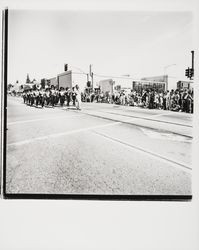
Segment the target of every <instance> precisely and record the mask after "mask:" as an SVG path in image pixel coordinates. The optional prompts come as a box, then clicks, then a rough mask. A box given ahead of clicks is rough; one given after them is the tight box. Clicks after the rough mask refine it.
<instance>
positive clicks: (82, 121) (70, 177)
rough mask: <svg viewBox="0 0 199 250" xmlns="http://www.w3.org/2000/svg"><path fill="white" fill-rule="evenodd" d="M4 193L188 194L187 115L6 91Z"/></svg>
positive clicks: (189, 134)
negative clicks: (45, 102) (34, 99)
mask: <svg viewBox="0 0 199 250" xmlns="http://www.w3.org/2000/svg"><path fill="white" fill-rule="evenodd" d="M7 112H8V115H7V126H8V131H7V166H6V192H7V193H40V194H41V193H42V194H44V193H48V194H127V195H128V194H133V195H154V194H155V195H190V194H191V148H192V114H185V113H175V112H171V111H163V110H148V109H141V108H136V107H126V106H125V107H123V106H118V105H113V104H102V103H83V105H82V110H81V111H77V110H75V109H74V108H73V107H70V108H69V109H67V108H66V107H64V108H61V107H55V108H44V109H41V108H35V107H29V106H26V105H25V104H23V103H22V99H21V98H17V97H8V109H7Z"/></svg>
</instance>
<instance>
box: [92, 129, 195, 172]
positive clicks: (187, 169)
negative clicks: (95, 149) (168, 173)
mask: <svg viewBox="0 0 199 250" xmlns="http://www.w3.org/2000/svg"><path fill="white" fill-rule="evenodd" d="M92 132H94V133H95V134H97V135H99V136H102V137H104V138H107V139H109V140H111V141H114V142H116V143H120V144H122V145H123V146H127V147H130V148H133V149H134V150H136V151H137V152H141V153H144V154H147V155H149V156H150V157H151V158H155V159H159V160H161V161H163V162H166V163H168V162H169V163H170V164H172V166H174V167H176V168H180V169H182V168H183V171H185V172H187V173H190V171H191V170H192V168H191V167H189V166H188V165H187V164H185V163H184V162H179V161H175V160H172V159H168V158H166V157H165V156H163V155H160V154H157V153H154V152H152V151H150V150H147V149H144V148H141V147H138V146H135V145H133V144H130V143H127V142H124V141H121V140H120V139H118V138H114V137H111V136H108V135H105V134H103V133H100V132H97V131H94V130H93V131H92Z"/></svg>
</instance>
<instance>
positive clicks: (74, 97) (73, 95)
mask: <svg viewBox="0 0 199 250" xmlns="http://www.w3.org/2000/svg"><path fill="white" fill-rule="evenodd" d="M71 96H72V101H73V106H75V100H76V91H75V87H72V91H71Z"/></svg>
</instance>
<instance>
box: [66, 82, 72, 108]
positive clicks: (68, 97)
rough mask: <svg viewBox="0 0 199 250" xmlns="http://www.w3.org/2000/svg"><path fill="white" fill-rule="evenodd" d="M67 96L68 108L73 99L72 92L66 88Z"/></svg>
mask: <svg viewBox="0 0 199 250" xmlns="http://www.w3.org/2000/svg"><path fill="white" fill-rule="evenodd" d="M65 96H66V105H67V107H69V105H70V99H71V90H70V88H69V87H67V88H66V93H65Z"/></svg>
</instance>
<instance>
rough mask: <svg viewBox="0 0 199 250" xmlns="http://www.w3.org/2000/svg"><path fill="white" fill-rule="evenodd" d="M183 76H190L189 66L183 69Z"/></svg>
mask: <svg viewBox="0 0 199 250" xmlns="http://www.w3.org/2000/svg"><path fill="white" fill-rule="evenodd" d="M185 76H186V77H188V78H189V77H190V68H188V69H185Z"/></svg>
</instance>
